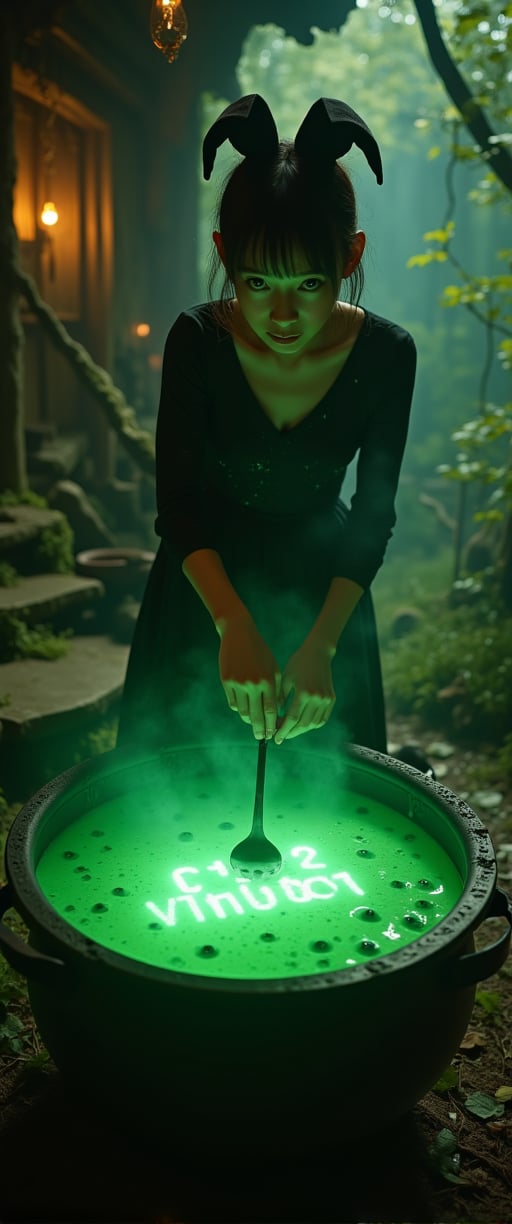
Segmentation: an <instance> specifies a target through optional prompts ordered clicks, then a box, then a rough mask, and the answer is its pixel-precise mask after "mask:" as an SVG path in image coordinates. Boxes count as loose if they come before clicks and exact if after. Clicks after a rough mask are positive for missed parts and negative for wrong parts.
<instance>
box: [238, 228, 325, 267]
mask: <svg viewBox="0 0 512 1224" xmlns="http://www.w3.org/2000/svg"><path fill="white" fill-rule="evenodd" d="M326 247H327V249H326ZM237 248H238V249H237V252H236V256H235V269H236V270H237V271H238V270H239V269H240V268H254V269H257V271H258V272H262V273H264V274H265V273H266V274H267V275H270V276H288V277H293V276H299V275H301V274H302V273H303V272H305V271H307V272H321V273H323V275H324V276H329V277H330V276H331V272H332V247H331V246H330V245H329V244H326V243H324V242H320V241H316V242H315V241H311V235H310V234H305V233H304V232H303V231H302V232H301V230H300V229H299V228H298V227H297V229H296V230H295V232H293V230H292V227H291V226H290V225H287V226H286V228H284V227H281V226H278V225H272V226H271V227H270V228H269V227H268V226H265V228H262V229H261V230H260V232H259V233H258V234H257V235H254V233H248V234H244V235H242V234H241V235H240V242H239V243H237Z"/></svg>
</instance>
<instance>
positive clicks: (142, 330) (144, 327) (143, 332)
mask: <svg viewBox="0 0 512 1224" xmlns="http://www.w3.org/2000/svg"><path fill="white" fill-rule="evenodd" d="M132 331H133V334H134V336H149V333H150V331H151V328H150V326H149V323H134V324H133V327H132Z"/></svg>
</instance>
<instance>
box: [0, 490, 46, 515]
mask: <svg viewBox="0 0 512 1224" xmlns="http://www.w3.org/2000/svg"><path fill="white" fill-rule="evenodd" d="M0 506H36V507H37V508H38V509H39V510H45V509H48V502H47V501H46V498H45V497H40V496H39V493H34V492H33V490H32V489H25V490H24V491H23V492H22V493H14V492H13V490H12V489H5V490H4V492H3V493H0Z"/></svg>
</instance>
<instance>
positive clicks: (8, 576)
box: [0, 561, 19, 587]
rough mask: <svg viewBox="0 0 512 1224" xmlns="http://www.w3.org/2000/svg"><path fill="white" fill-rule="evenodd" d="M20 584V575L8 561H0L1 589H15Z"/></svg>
mask: <svg viewBox="0 0 512 1224" xmlns="http://www.w3.org/2000/svg"><path fill="white" fill-rule="evenodd" d="M17 582H19V574H18V573H17V571H16V570H15V568H14V566H13V565H9V562H8V561H0V587H13V586H16V583H17Z"/></svg>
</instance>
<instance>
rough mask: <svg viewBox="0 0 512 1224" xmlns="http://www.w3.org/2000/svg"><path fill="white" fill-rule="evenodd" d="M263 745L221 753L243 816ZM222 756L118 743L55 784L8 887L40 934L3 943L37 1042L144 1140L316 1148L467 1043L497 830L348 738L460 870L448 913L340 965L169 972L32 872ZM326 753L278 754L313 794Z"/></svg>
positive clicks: (199, 775) (12, 862) (21, 846)
mask: <svg viewBox="0 0 512 1224" xmlns="http://www.w3.org/2000/svg"><path fill="white" fill-rule="evenodd" d="M254 752H255V749H254V746H252V745H251V746H248V747H247V749H246V748H245V747H243V748H239V749H236V750H234V749H233V748H230V750H229V753H228V756H227V757H226V760H229V761H231V762H233V760H234V756H233V754H234V753H235V756H236V757H237V763H238V764H239V765H240V768H241V771H242V775H243V773H244V772H245V773H246V776H247V796H248V800H247V813H248V818H249V815H250V795H251V792H252V789H253V786H254V768H255V756H254ZM278 758H279V765H278V764H277V760H278ZM211 760H212V757H211V754H210V753H209V749H208V747H197V746H190V747H180V748H177V749H173V750H169V751H168V752H166V753H163V754H161V755H160V756H159V757H154V758H151V759H145V760H136V759H134V758H133V757H130V755H129V754H128V753H127V752H125V751H120V750H115V751H113V752H109V753H106V754H105V755H104V756H100V757H97V758H95V759H94V760H91V761H89V762H86V763H85V764H83V765H79V766H77V767H75V768H73V769H71V770H69V771H68V772H67V773H66V774H63V775H62V776H61V777H59V778H57V779H56V780H55V781H54V782H52V783H50V784H49V785H47V786H45V787H43V788H42V789H41V790H40V791H39V792H38V793H37V794H36V795H35V796H34V797H33V799H32V800H31V801H30V802H29V803H27V804H26V806H25V807H24V808H23V809H22V811H21V812H20V813H19V815H18V816H17V818H16V820H15V822H14V824H13V827H12V829H11V831H10V834H9V838H8V842H7V847H6V871H7V878H8V884H7V885H6V886H5V887H4V888H3V889H2V891H1V892H0V917H1V916H2V915H3V914H4V913H5V912H6V911H7V910H8V909H10V908H15V909H16V910H17V911H18V912H19V914H20V915H21V916H22V918H23V919H24V921H25V923H26V924H27V926H28V928H29V932H30V935H29V943H28V945H26V944H25V943H24V942H23V941H22V940H21V939H20V938H18V937H17V936H16V935H14V934H13V932H12V931H11V930H10V929H9V928H8V927H7V926H6V925H5V924H0V946H1V949H2V951H3V953H4V955H5V957H6V958H7V959H8V961H9V962H10V964H11V965H12V966H14V968H16V969H17V970H19V971H20V972H21V973H23V974H25V975H26V977H27V978H28V982H29V992H30V1000H31V1006H32V1009H33V1013H34V1017H35V1020H36V1023H37V1025H38V1028H39V1030H40V1033H41V1036H42V1038H43V1041H44V1042H45V1044H46V1046H47V1048H48V1050H49V1051H50V1053H51V1055H52V1057H53V1058H54V1060H55V1062H56V1064H57V1066H58V1067H59V1068H60V1069H61V1070H62V1072H63V1073H65V1075H66V1077H67V1079H68V1080H69V1082H70V1084H71V1085H76V1087H77V1089H79V1091H80V1092H81V1093H83V1092H85V1093H87V1094H88V1096H89V1097H92V1098H93V1099H94V1100H95V1101H96V1102H97V1104H98V1107H99V1108H101V1109H106V1108H112V1109H113V1111H114V1112H115V1113H116V1114H117V1116H118V1117H120V1118H122V1119H123V1122H129V1124H130V1126H131V1127H132V1128H133V1127H134V1126H135V1127H139V1129H141V1130H142V1131H143V1132H144V1134H145V1136H146V1137H147V1138H152V1139H154V1140H156V1141H162V1140H163V1141H164V1142H168V1141H170V1140H173V1139H175V1138H178V1139H179V1140H181V1141H183V1142H187V1143H190V1142H192V1143H194V1144H196V1145H197V1144H202V1143H204V1144H210V1143H211V1142H212V1141H214V1140H217V1141H218V1140H219V1139H220V1140H221V1142H222V1143H225V1144H227V1145H231V1146H233V1145H236V1144H237V1142H238V1141H240V1142H241V1143H242V1144H245V1143H246V1141H247V1134H248V1130H250V1132H251V1134H252V1135H253V1137H256V1138H257V1139H259V1140H260V1141H261V1142H262V1143H263V1144H265V1145H268V1144H273V1145H274V1146H277V1147H278V1148H280V1147H282V1146H283V1145H287V1144H293V1145H295V1146H296V1147H297V1145H298V1146H299V1147H306V1146H307V1147H309V1148H311V1147H312V1146H313V1147H314V1146H316V1145H319V1144H323V1143H325V1142H327V1141H329V1140H332V1139H336V1137H337V1136H338V1137H339V1136H340V1135H341V1134H342V1133H343V1131H346V1132H349V1133H350V1135H351V1137H354V1136H357V1135H363V1134H364V1133H365V1132H366V1131H367V1130H368V1129H369V1127H370V1126H371V1127H372V1129H375V1128H376V1127H379V1126H382V1125H383V1124H385V1123H387V1122H389V1121H391V1120H393V1119H395V1118H398V1117H400V1116H401V1115H403V1114H404V1113H405V1112H406V1111H407V1110H409V1109H410V1108H411V1107H412V1106H413V1105H414V1104H415V1103H416V1102H417V1101H418V1100H419V1099H420V1098H421V1097H422V1095H423V1094H424V1093H425V1092H426V1091H427V1090H428V1089H429V1088H431V1086H432V1085H433V1084H434V1083H435V1081H436V1079H437V1078H438V1077H439V1075H440V1073H441V1072H442V1071H443V1070H444V1069H445V1067H446V1066H447V1065H448V1064H449V1062H450V1060H451V1058H452V1057H453V1056H454V1054H455V1053H456V1051H457V1049H458V1047H459V1044H460V1042H461V1040H462V1037H463V1035H464V1032H465V1030H466V1027H467V1025H468V1022H469V1019H470V1015H471V1011H472V1007H473V1002H474V995H475V984H476V983H477V982H479V981H481V980H483V979H485V978H487V977H488V976H490V975H491V974H494V973H495V972H497V970H498V969H499V968H500V966H501V965H502V964H503V962H504V960H505V958H506V956H507V952H508V948H509V943H510V929H509V928H510V925H512V907H511V905H510V902H509V900H508V898H507V897H506V895H505V893H504V892H503V891H501V889H499V888H497V886H496V863H495V856H494V852H493V846H492V843H491V840H490V837H489V835H488V833H487V830H486V829H485V827H484V826H483V825H482V823H481V821H480V819H479V818H478V816H477V815H476V814H475V813H474V812H473V811H472V810H471V809H470V808H469V807H468V806H467V804H466V803H464V802H462V801H461V800H459V799H458V798H457V797H456V796H455V795H454V794H453V793H452V792H451V791H449V790H447V789H446V788H444V787H443V786H441V785H440V784H439V783H436V782H433V781H432V780H430V779H428V778H425V777H423V775H421V774H419V773H418V772H417V771H416V770H413V769H411V768H409V767H408V766H406V765H404V764H401V763H398V762H396V761H395V760H393V759H391V758H388V757H385V756H382V755H381V754H379V753H375V752H370V751H368V750H365V749H362V748H357V747H352V748H349V749H347V758H346V779H345V784H346V785H348V786H350V787H351V788H352V790H353V791H355V792H357V793H358V795H360V796H361V798H362V799H363V800H364V801H365V802H366V803H370V802H372V801H374V800H378V801H379V802H382V803H385V804H386V805H388V807H389V808H390V809H391V810H392V811H395V812H397V813H401V814H402V815H406V816H407V818H408V819H409V820H410V822H411V828H414V826H417V827H422V828H423V829H426V830H428V832H429V834H430V836H431V837H432V838H434V839H435V840H436V842H437V843H438V844H439V845H440V846H442V847H443V849H444V851H445V852H446V853H447V855H448V856H449V858H450V860H451V862H452V863H453V864H454V865H455V867H456V868H457V871H458V873H459V875H460V879H461V881H462V882H461V888H460V896H459V897H458V899H457V901H456V904H455V905H454V907H453V909H452V911H451V912H450V913H449V914H448V916H447V917H446V918H444V919H443V920H442V921H440V922H439V924H438V925H437V926H435V927H434V928H433V929H432V930H429V931H428V932H427V933H425V934H422V935H420V936H419V937H418V938H417V939H416V940H415V942H413V943H410V944H409V945H408V946H407V947H403V948H401V950H399V951H393V952H392V954H390V955H383V956H379V957H377V958H374V959H371V960H368V962H367V963H361V964H355V965H351V966H350V965H349V966H347V967H345V968H344V969H343V970H337V971H332V969H326V970H325V971H324V972H320V971H319V972H315V973H309V974H307V975H301V974H300V973H298V974H297V975H295V976H287V977H283V978H275V977H274V978H272V979H269V980H254V979H250V980H243V978H238V979H236V980H234V979H226V978H224V979H223V978H221V977H218V976H216V974H215V960H212V963H211V967H208V972H206V973H205V972H202V973H201V974H195V973H193V972H188V971H187V972H183V971H180V970H176V971H174V970H172V969H164V968H161V967H155V966H154V965H150V964H146V963H142V961H141V960H138V959H135V958H134V957H133V956H131V955H130V947H129V946H127V947H126V949H123V954H120V953H119V952H118V951H113V950H112V949H109V948H107V947H105V946H102V944H101V942H100V941H99V940H98V938H97V937H96V938H94V939H93V938H91V936H90V933H86V928H84V930H83V931H81V930H77V929H75V928H74V927H73V926H72V925H71V924H70V922H68V921H66V918H65V917H64V916H62V915H61V914H59V913H58V912H57V908H58V906H57V902H56V900H55V898H54V899H53V902H52V900H51V899H50V898H49V897H47V896H45V894H44V892H43V890H42V889H41V887H40V886H39V884H38V882H37V878H36V873H37V869H38V864H39V863H40V861H41V858H42V856H43V854H44V852H45V850H46V849H47V847H48V846H49V845H50V844H51V843H52V841H53V840H54V839H55V838H56V836H57V835H58V834H59V833H61V832H62V831H63V830H71V829H72V826H73V823H74V822H75V821H77V820H78V818H79V817H80V816H81V814H83V813H84V812H89V813H95V812H97V811H98V812H99V811H100V810H101V809H102V805H104V804H106V803H110V802H111V801H112V800H117V799H119V797H120V796H127V795H131V796H132V797H133V795H134V794H137V795H140V796H141V801H140V822H141V827H143V828H144V831H145V833H147V832H149V833H150V830H149V829H148V822H147V812H146V809H145V804H144V795H146V796H147V795H149V794H150V793H151V791H152V789H154V786H155V779H160V781H159V783H158V784H159V785H161V780H162V777H164V778H165V779H167V781H166V783H165V785H167V786H168V788H169V794H170V793H171V792H172V787H173V778H178V776H179V777H180V778H181V779H183V778H187V777H189V778H194V779H198V780H200V784H201V786H204V785H205V781H204V780H205V778H206V777H207V776H208V773H209V771H210V773H211ZM331 764H332V758H328V757H324V756H323V755H322V754H321V753H318V752H317V751H316V750H315V751H312V750H310V751H303V750H302V749H300V750H299V749H297V748H295V747H292V746H289V745H285V746H284V747H283V748H282V749H276V750H275V751H273V752H272V759H271V760H269V765H268V775H269V776H272V774H273V773H274V772H275V771H279V770H281V772H282V773H283V774H289V776H290V778H291V779H292V780H293V781H294V784H295V786H299V787H300V788H302V789H303V788H305V787H307V786H315V785H317V784H318V785H320V781H321V780H322V781H323V782H324V783H325V779H326V776H328V775H329V770H330V768H331ZM225 772H226V771H225V770H224V773H225ZM340 802H341V799H340ZM297 806H299V805H297ZM98 819H99V818H98ZM318 820H319V821H321V820H322V812H321V811H320V812H319V814H318ZM285 823H286V812H285V813H284V816H283V828H284V827H285ZM100 824H101V820H100ZM273 840H275V837H273ZM148 844H149V843H148ZM187 853H188V848H186V847H185V849H184V854H185V855H186V854H187ZM82 870H84V869H83V868H82ZM183 870H184V869H183V868H182V871H183ZM185 870H187V871H189V872H190V871H191V868H190V867H188V868H186V869H185ZM181 878H182V881H183V879H184V878H185V877H183V876H182V877H181ZM186 878H187V879H188V880H189V882H190V880H191V879H193V877H192V876H190V875H189V876H188V877H186ZM189 892H190V887H189ZM498 915H501V916H503V917H504V918H505V919H506V920H507V922H508V924H509V926H507V929H506V931H505V932H504V933H503V934H502V935H501V936H500V938H499V939H498V940H497V941H496V942H495V943H493V944H492V945H491V946H489V947H487V948H486V949H485V950H483V951H480V952H475V950H474V942H473V932H474V930H475V929H476V928H477V927H478V926H480V924H481V923H482V922H484V921H485V920H486V919H487V918H489V917H495V916H498ZM201 938H202V939H203V940H204V939H205V938H206V936H205V935H204V934H202V936H201ZM370 1097H371V1109H370V1108H369V1107H368V1101H369V1099H370ZM332 1117H334V1119H335V1122H334V1128H335V1129H334V1132H333V1123H332Z"/></svg>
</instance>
